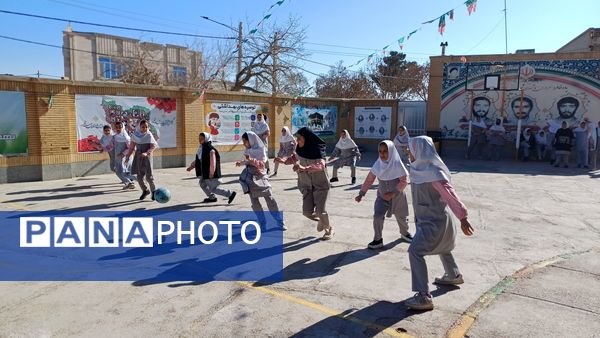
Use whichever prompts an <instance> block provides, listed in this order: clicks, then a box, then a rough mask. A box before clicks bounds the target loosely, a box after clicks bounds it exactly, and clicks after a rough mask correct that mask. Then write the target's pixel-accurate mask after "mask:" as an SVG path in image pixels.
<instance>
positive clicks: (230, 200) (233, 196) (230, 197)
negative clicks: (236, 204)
mask: <svg viewBox="0 0 600 338" xmlns="http://www.w3.org/2000/svg"><path fill="white" fill-rule="evenodd" d="M235 195H237V194H236V193H235V191H234V192H232V193H231V195H229V199H228V200H227V204H231V202H233V199H234V198H235Z"/></svg>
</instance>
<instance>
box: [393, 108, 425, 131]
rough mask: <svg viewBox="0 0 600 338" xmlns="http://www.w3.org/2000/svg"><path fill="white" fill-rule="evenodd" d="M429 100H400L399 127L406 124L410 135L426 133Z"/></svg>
mask: <svg viewBox="0 0 600 338" xmlns="http://www.w3.org/2000/svg"><path fill="white" fill-rule="evenodd" d="M426 117H427V102H425V101H400V102H398V125H397V126H396V129H398V127H400V126H402V125H404V126H406V129H408V134H409V135H410V136H419V135H426V134H427V129H426Z"/></svg>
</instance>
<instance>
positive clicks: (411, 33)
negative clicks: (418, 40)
mask: <svg viewBox="0 0 600 338" xmlns="http://www.w3.org/2000/svg"><path fill="white" fill-rule="evenodd" d="M416 32H417V31H416V30H414V31H412V32H410V33H409V34H408V37H407V38H406V40H408V39H410V37H411V35H413V34H415V33H416Z"/></svg>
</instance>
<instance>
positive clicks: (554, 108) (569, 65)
mask: <svg viewBox="0 0 600 338" xmlns="http://www.w3.org/2000/svg"><path fill="white" fill-rule="evenodd" d="M489 75H494V76H496V75H499V76H500V77H499V81H497V85H498V86H499V87H500V88H503V86H507V85H506V84H507V83H509V84H510V85H509V87H510V88H514V89H515V90H510V91H500V90H485V89H486V88H485V87H486V85H485V83H484V81H485V79H486V77H489ZM521 88H522V90H521ZM488 89H489V88H488ZM477 116H479V117H481V119H483V121H484V122H485V123H486V124H487V125H488V126H490V125H491V124H492V123H495V121H496V119H500V120H501V121H502V123H503V125H504V127H505V129H506V131H507V139H509V140H515V139H516V133H517V126H518V121H519V120H521V131H523V130H525V129H526V128H530V129H531V130H532V131H533V132H537V131H539V130H541V129H547V128H548V127H549V126H550V125H555V126H556V125H560V124H561V122H562V121H566V122H567V123H568V125H569V126H576V125H578V124H579V122H581V121H590V122H592V123H594V124H595V123H597V122H598V121H599V120H600V60H552V61H522V62H511V63H510V64H506V66H504V65H502V64H500V65H498V64H496V63H491V62H471V63H449V64H445V65H444V76H443V82H442V98H441V113H440V128H441V130H442V137H443V138H446V139H466V138H467V137H468V133H469V120H470V119H475V118H476V117H477Z"/></svg>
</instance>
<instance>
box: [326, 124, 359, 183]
mask: <svg viewBox="0 0 600 338" xmlns="http://www.w3.org/2000/svg"><path fill="white" fill-rule="evenodd" d="M358 161H360V151H359V150H358V146H357V145H356V143H355V142H354V140H353V139H352V137H350V133H349V132H348V130H346V129H344V130H343V131H342V134H341V135H340V139H339V140H338V142H337V144H336V145H335V149H334V150H333V153H331V157H330V158H329V162H333V174H332V175H331V179H330V180H329V182H332V183H333V182H338V181H339V179H338V177H337V171H338V169H339V168H342V167H344V166H345V165H347V166H350V177H352V184H354V183H356V163H357V162H358Z"/></svg>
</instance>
